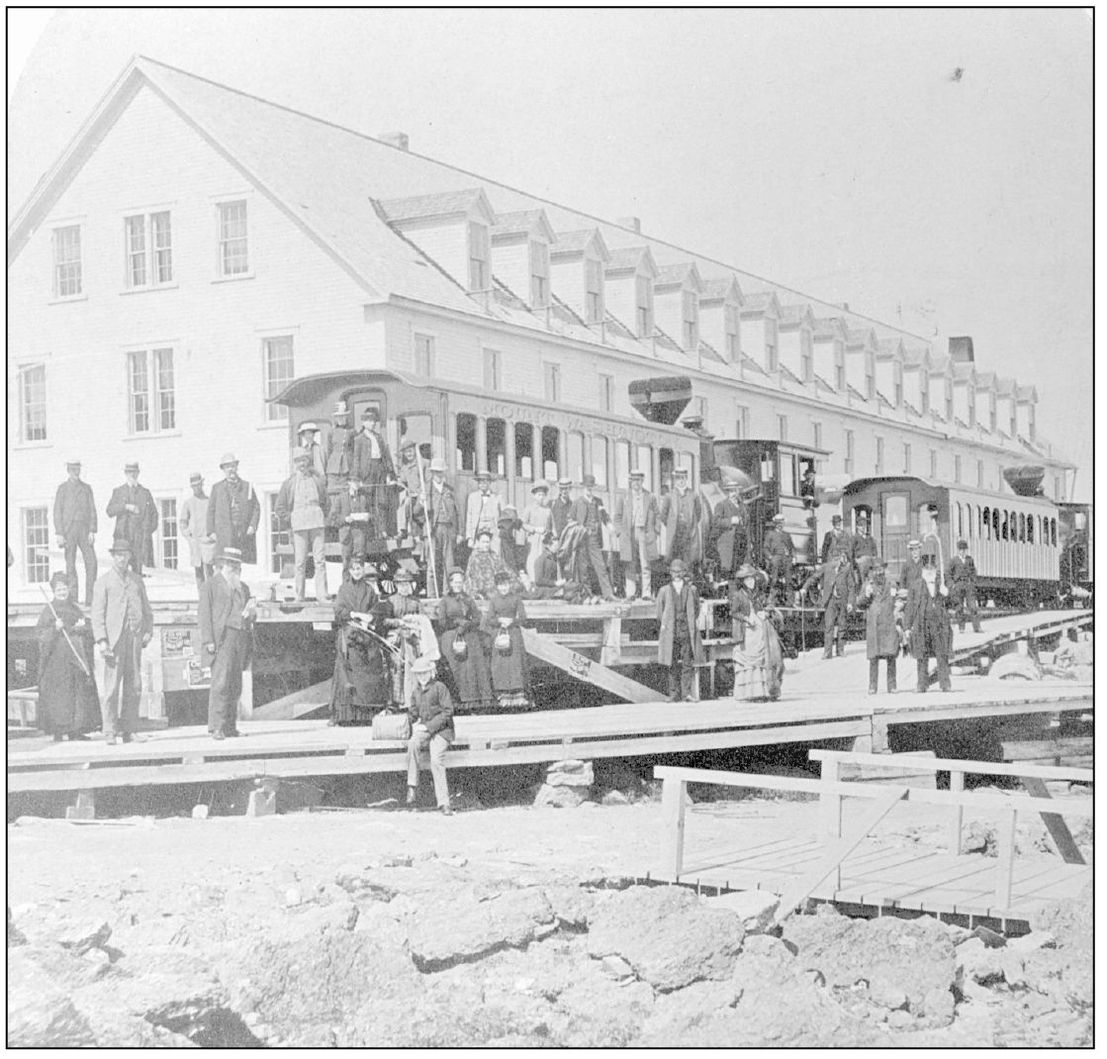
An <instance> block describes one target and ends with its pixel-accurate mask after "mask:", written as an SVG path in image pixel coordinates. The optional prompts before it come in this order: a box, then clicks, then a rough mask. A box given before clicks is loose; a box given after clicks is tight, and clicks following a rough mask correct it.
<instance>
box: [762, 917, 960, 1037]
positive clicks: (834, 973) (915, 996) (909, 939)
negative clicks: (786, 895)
mask: <svg viewBox="0 0 1107 1059" xmlns="http://www.w3.org/2000/svg"><path fill="white" fill-rule="evenodd" d="M784 936H785V938H786V940H788V941H789V942H791V943H792V944H793V945H795V946H796V948H797V949H798V957H797V958H798V961H799V965H800V966H801V967H802V968H804V969H809V970H815V971H818V972H820V973H821V974H822V976H823V977H824V978H825V979H826V982H827V985H828V986H830V987H832V988H841V989H852V988H854V987H855V986H857V985H858V983H864V984H865V986H866V987H867V988H868V990H869V991H870V992H872V991H875V992H876V993H877V995H878V996H880V995H887V994H888V991H890V990H898V991H900V992H902V993H903V994H904V995H905V996H906V998H907V1010H908V1011H909V1012H910V1013H911V1014H912V1015H913V1016H914V1017H915V1020H916V1022H915V1025H917V1026H919V1027H920V1028H925V1027H934V1026H944V1025H947V1024H948V1023H949V1022H950V1021H951V1020H952V1018H953V992H952V990H953V986H954V982H955V978H956V965H955V959H954V951H953V942H952V940H951V938H950V935H949V933H948V931H947V930H946V928H945V927H944V926H943V925H942V924H941V923H939V922H938V921H937V920H935V919H932V918H930V917H929V916H924V917H922V918H920V919H897V918H895V917H892V916H888V917H884V918H881V919H872V920H859V919H848V918H846V917H844V916H796V917H793V918H792V919H790V920H789V921H788V923H787V925H786V926H785V931H784ZM966 944H967V943H966Z"/></svg>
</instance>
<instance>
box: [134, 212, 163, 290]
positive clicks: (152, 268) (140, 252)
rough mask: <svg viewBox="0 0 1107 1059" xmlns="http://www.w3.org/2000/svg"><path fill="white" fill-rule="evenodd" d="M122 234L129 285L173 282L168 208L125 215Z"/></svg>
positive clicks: (153, 284)
mask: <svg viewBox="0 0 1107 1059" xmlns="http://www.w3.org/2000/svg"><path fill="white" fill-rule="evenodd" d="M123 236H124V241H125V249H126V257H127V286H128V287H149V286H155V285H157V284H161V283H172V282H173V227H172V223H171V222H170V219H169V211H168V210H163V211H161V212H160V213H151V214H148V215H147V214H139V215H137V216H135V217H126V218H124V220H123Z"/></svg>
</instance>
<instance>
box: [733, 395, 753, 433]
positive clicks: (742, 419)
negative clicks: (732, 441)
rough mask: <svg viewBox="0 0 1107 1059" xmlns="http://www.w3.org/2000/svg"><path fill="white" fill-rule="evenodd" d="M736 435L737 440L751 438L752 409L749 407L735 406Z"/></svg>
mask: <svg viewBox="0 0 1107 1059" xmlns="http://www.w3.org/2000/svg"><path fill="white" fill-rule="evenodd" d="M734 434H735V437H736V439H737V440H739V441H740V440H742V439H743V438H748V437H749V436H750V409H749V405H744V404H737V403H736V404H735V406H734Z"/></svg>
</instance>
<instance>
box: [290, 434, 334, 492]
mask: <svg viewBox="0 0 1107 1059" xmlns="http://www.w3.org/2000/svg"><path fill="white" fill-rule="evenodd" d="M318 430H319V427H318V426H316V425H315V423H313V422H311V421H308V422H306V423H301V424H300V429H299V430H298V431H297V438H298V440H297V443H296V447H297V448H301V449H303V450H304V452H306V453H307V454H308V460H309V462H310V464H311V469H312V470H313V471H314V472H315V473H316V474H317V475H319V477H320V478H322V479H323V481H324V482H325V481H326V479H327V461H326V457H324V455H323V446H322V445H320V444H319V442H318V441H316V440H315V435H316V433H317V432H318Z"/></svg>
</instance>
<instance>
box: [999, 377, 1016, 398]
mask: <svg viewBox="0 0 1107 1059" xmlns="http://www.w3.org/2000/svg"><path fill="white" fill-rule="evenodd" d="M996 394H998V395H999V396H1000V397H1014V396H1015V380H1014V379H1012V378H1009V377H1004V376H1001V375H997V376H996Z"/></svg>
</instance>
